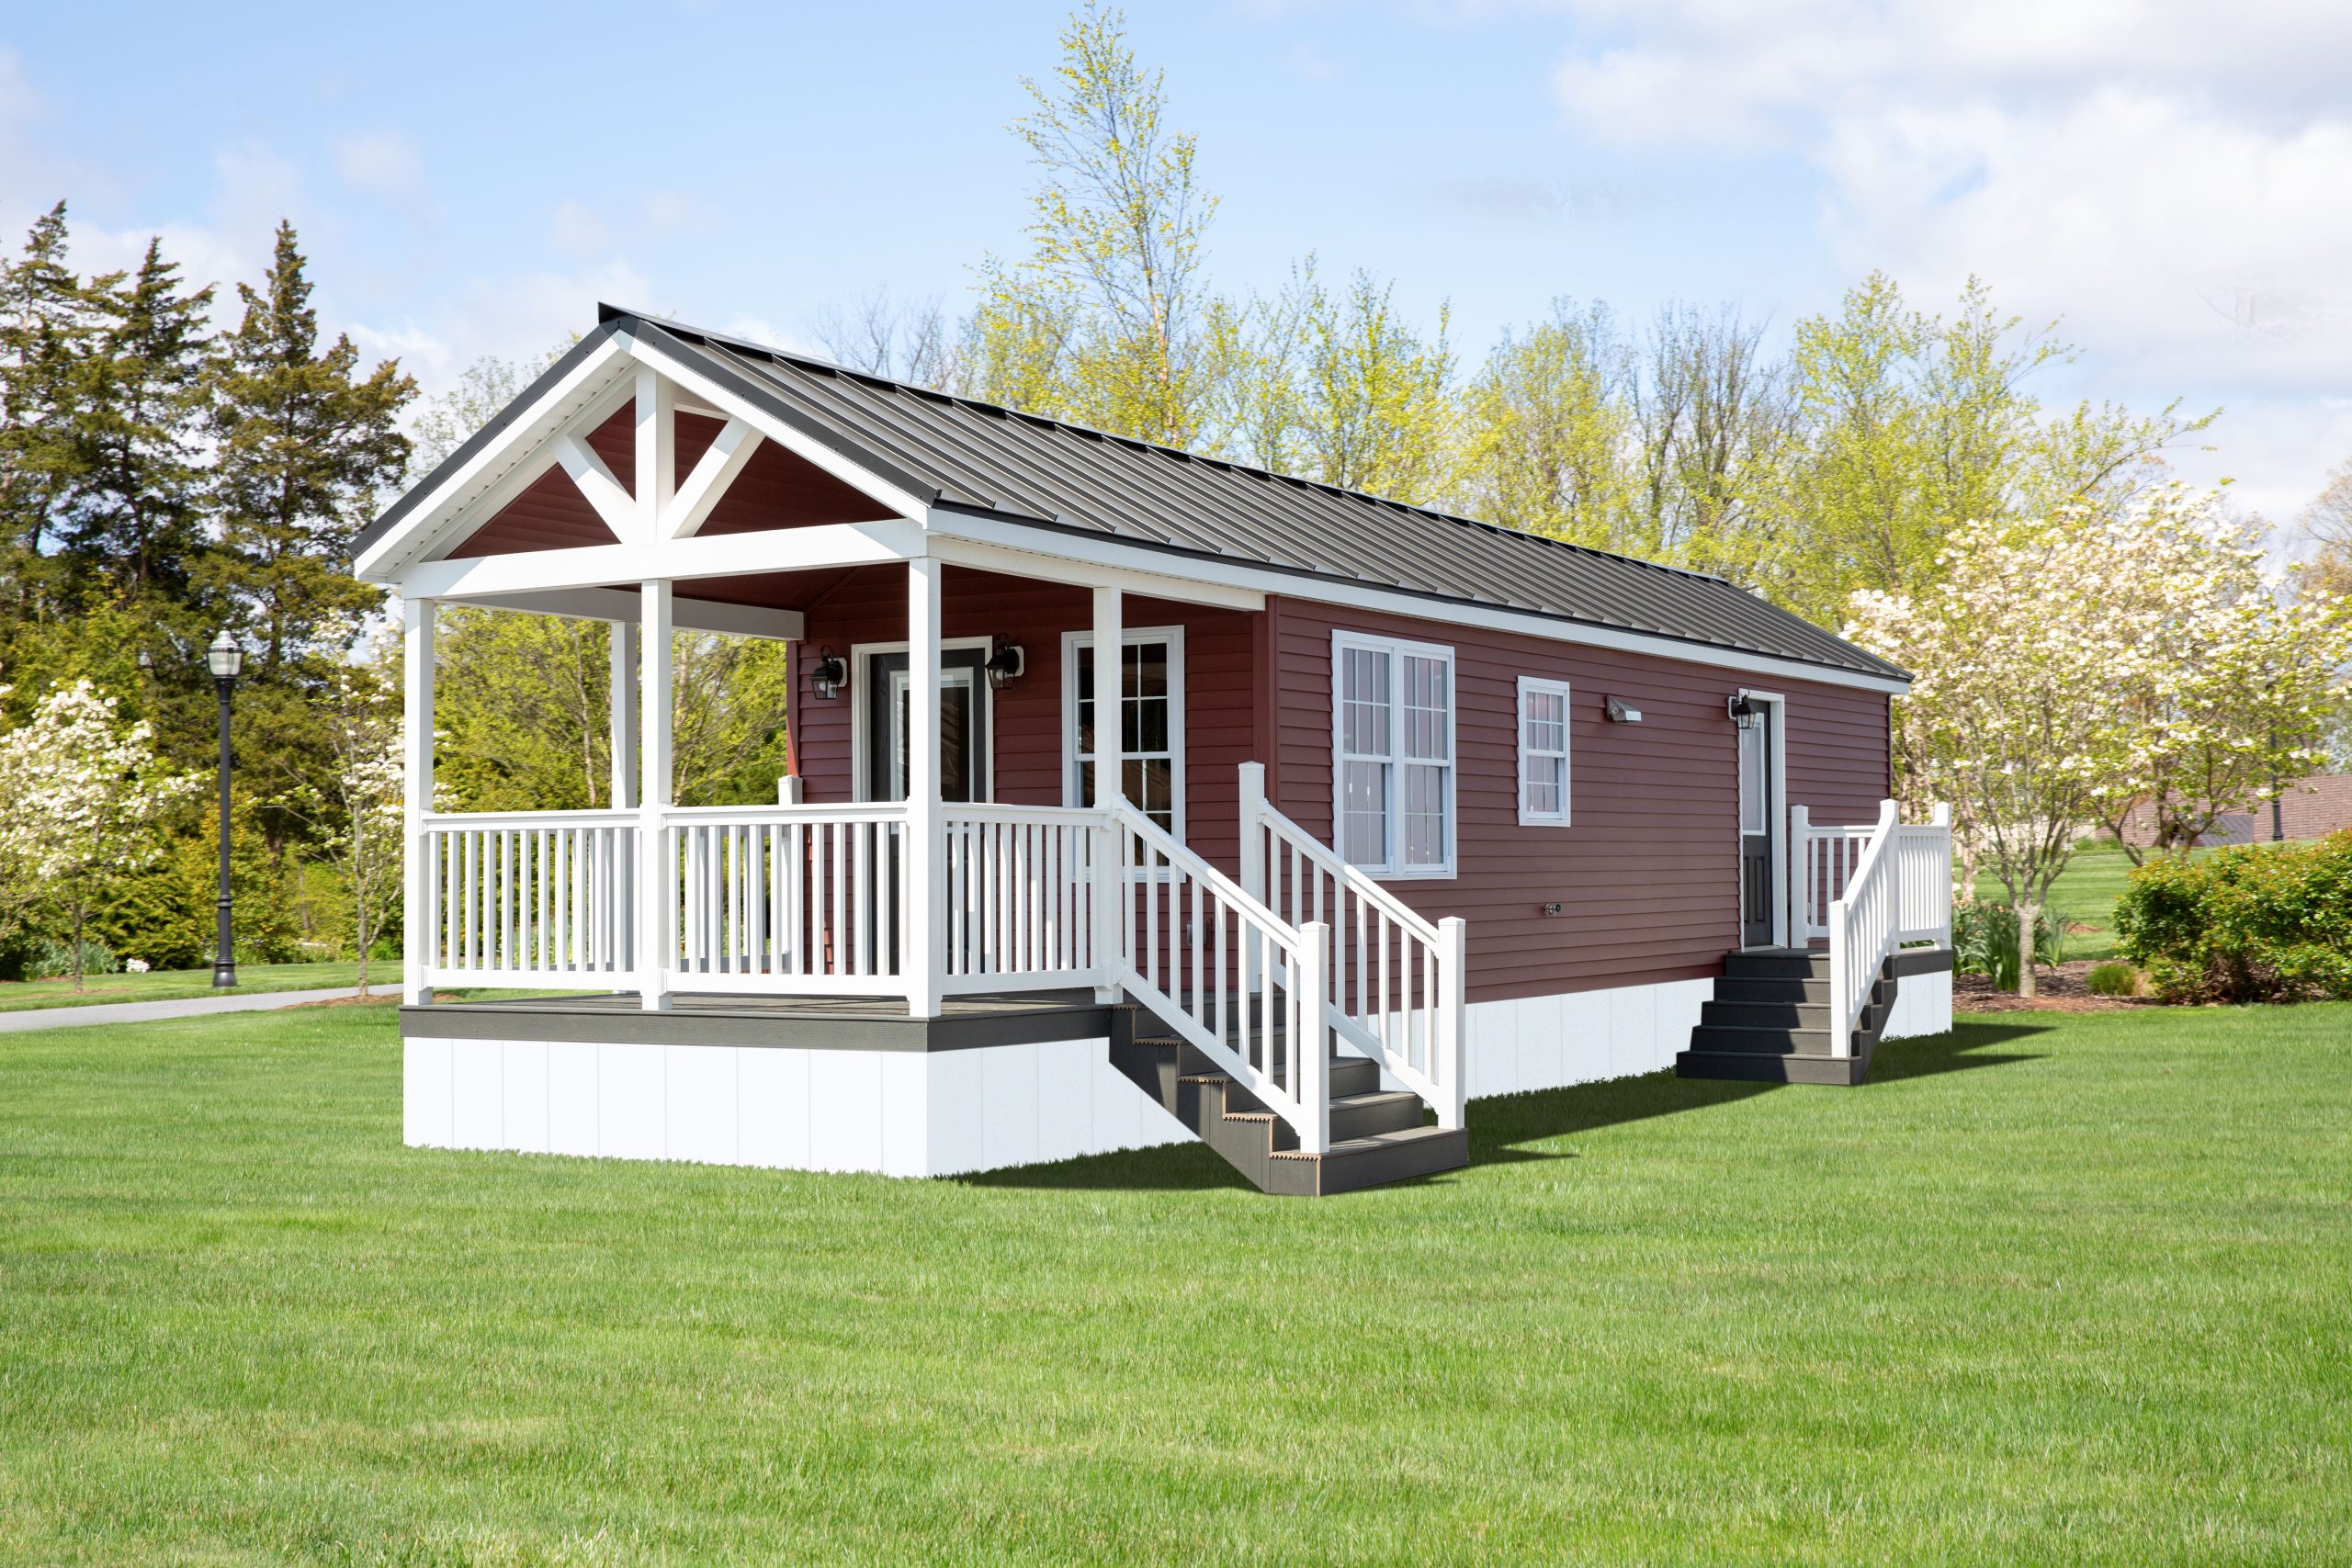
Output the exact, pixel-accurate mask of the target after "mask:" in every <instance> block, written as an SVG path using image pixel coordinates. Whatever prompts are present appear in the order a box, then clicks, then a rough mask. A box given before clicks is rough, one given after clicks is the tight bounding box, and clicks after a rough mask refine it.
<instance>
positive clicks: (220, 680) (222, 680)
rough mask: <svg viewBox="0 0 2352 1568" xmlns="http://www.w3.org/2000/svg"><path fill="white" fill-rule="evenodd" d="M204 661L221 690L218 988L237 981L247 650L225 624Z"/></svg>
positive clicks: (214, 970)
mask: <svg viewBox="0 0 2352 1568" xmlns="http://www.w3.org/2000/svg"><path fill="white" fill-rule="evenodd" d="M204 661H205V663H206V664H208V665H209V666H211V669H212V688H213V690H215V691H217V692H219V693H220V928H219V930H218V931H217V932H216V933H215V935H214V939H213V940H214V941H215V942H216V943H217V944H218V945H217V946H216V947H215V948H214V949H213V953H212V984H213V987H214V988H215V989H218V988H220V987H224V986H233V985H235V984H236V983H237V948H236V933H235V931H233V930H232V923H231V920H230V915H229V694H230V692H231V691H232V689H234V688H235V686H236V684H237V672H238V671H241V670H243V668H244V667H245V650H244V649H242V648H239V647H238V646H237V645H236V642H235V641H234V640H233V639H232V637H230V636H229V633H228V631H227V629H226V628H225V627H224V628H223V629H222V631H221V633H220V636H219V637H214V638H213V639H212V646H211V647H210V648H208V649H205V650H204Z"/></svg>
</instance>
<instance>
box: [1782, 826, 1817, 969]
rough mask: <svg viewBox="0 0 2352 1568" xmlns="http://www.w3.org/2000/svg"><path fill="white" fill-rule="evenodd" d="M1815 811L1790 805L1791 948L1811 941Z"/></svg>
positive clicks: (1789, 933)
mask: <svg viewBox="0 0 2352 1568" xmlns="http://www.w3.org/2000/svg"><path fill="white" fill-rule="evenodd" d="M1812 835H1813V812H1812V810H1811V809H1810V808H1808V807H1803V806H1792V807H1789V847H1788V852H1787V854H1786V855H1785V856H1784V857H1783V858H1784V859H1786V860H1787V862H1788V863H1789V870H1788V879H1789V914H1788V920H1789V930H1788V941H1787V942H1786V943H1785V944H1784V945H1786V946H1789V947H1803V946H1804V945H1805V943H1806V942H1807V941H1808V940H1809V939H1808V938H1807V936H1806V934H1805V933H1806V931H1808V930H1809V929H1810V927H1811V926H1812V923H1813V843H1812Z"/></svg>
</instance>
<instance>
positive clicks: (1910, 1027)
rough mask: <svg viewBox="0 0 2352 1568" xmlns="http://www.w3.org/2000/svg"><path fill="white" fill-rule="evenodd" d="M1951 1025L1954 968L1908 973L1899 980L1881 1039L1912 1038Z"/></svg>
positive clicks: (1948, 1027) (1935, 1031) (1945, 1028)
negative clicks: (1937, 971)
mask: <svg viewBox="0 0 2352 1568" xmlns="http://www.w3.org/2000/svg"><path fill="white" fill-rule="evenodd" d="M1950 1028H1951V970H1949V969H1946V970H1942V971H1939V973H1936V974H1932V975H1905V976H1903V978H1902V979H1900V980H1898V981H1896V982H1895V986H1894V1009H1893V1010H1891V1011H1889V1012H1888V1014H1887V1015H1886V1027H1885V1028H1884V1029H1883V1030H1881V1031H1880V1032H1879V1038H1880V1039H1881V1040H1908V1039H1910V1038H1911V1037H1912V1036H1913V1035H1915V1034H1941V1033H1943V1032H1945V1031H1946V1030H1948V1029H1950Z"/></svg>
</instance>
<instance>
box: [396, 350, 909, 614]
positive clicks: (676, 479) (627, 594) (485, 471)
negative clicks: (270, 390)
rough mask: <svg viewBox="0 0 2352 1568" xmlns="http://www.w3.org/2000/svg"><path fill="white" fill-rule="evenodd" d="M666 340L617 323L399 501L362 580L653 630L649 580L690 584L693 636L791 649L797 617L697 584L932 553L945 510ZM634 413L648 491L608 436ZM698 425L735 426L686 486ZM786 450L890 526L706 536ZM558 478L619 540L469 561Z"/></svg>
mask: <svg viewBox="0 0 2352 1568" xmlns="http://www.w3.org/2000/svg"><path fill="white" fill-rule="evenodd" d="M661 335H662V334H661V333H659V331H658V329H653V328H650V327H646V326H644V325H642V324H639V325H638V327H637V330H636V331H635V332H631V331H628V330H625V329H620V330H616V327H615V326H612V325H608V326H605V327H601V328H599V329H598V331H597V333H595V334H594V335H593V336H592V337H590V338H588V339H585V340H583V341H582V343H581V344H580V345H579V346H578V347H576V348H575V349H573V350H572V352H571V354H569V355H565V356H564V358H563V359H562V360H560V361H559V362H558V364H557V365H556V366H555V367H552V368H551V369H550V370H549V371H548V373H547V374H546V375H544V376H542V377H541V378H539V380H538V381H537V383H536V384H535V385H534V386H533V387H532V388H531V389H529V390H528V391H526V393H525V394H524V395H523V397H521V398H520V399H518V400H516V402H515V404H514V405H513V406H512V407H510V408H509V409H508V410H506V411H505V412H503V413H502V414H501V415H500V416H499V418H498V419H497V420H496V421H495V422H493V423H492V426H491V427H489V428H487V429H485V430H484V431H483V432H482V433H481V435H479V436H477V437H476V438H475V439H474V440H473V441H470V442H469V443H468V444H467V445H466V446H464V447H461V448H460V449H459V450H458V453H457V454H456V455H455V456H454V457H452V458H451V459H450V460H449V461H448V462H447V463H445V464H443V465H442V467H441V468H439V469H437V470H436V471H435V473H434V474H433V475H432V476H431V477H430V478H429V479H427V480H426V482H425V483H424V484H423V485H421V486H420V487H419V488H418V489H416V490H415V491H412V492H411V493H410V495H409V496H408V497H406V498H405V499H404V500H403V501H402V502H401V503H400V505H399V507H398V508H397V514H396V515H394V516H392V517H390V519H389V521H390V522H391V523H392V526H391V527H390V528H389V529H388V530H387V531H386V532H385V533H384V534H383V536H381V537H380V538H379V539H377V540H375V541H374V542H373V543H372V544H371V545H369V546H368V548H367V550H366V551H365V553H364V554H363V555H362V556H361V557H360V558H359V561H358V563H357V567H358V573H359V575H360V576H361V577H363V578H365V579H367V580H368V581H376V582H382V583H386V584H388V585H390V586H393V587H396V588H398V589H399V590H400V591H401V592H402V593H404V594H405V595H407V596H409V597H411V598H417V599H435V600H447V601H449V602H451V603H463V604H482V605H487V606H492V607H497V608H506V609H517V610H531V611H537V612H539V613H542V614H552V615H577V616H582V617H586V618H590V619H597V620H608V621H634V620H635V619H637V618H638V614H639V606H638V594H637V592H636V588H635V585H636V584H639V583H642V582H646V581H672V582H674V583H675V584H676V590H675V592H676V599H675V606H676V624H677V625H678V626H681V627H684V628H688V629H694V630H707V631H720V632H731V633H736V634H739V635H746V636H754V637H782V638H792V637H798V636H799V635H800V627H801V617H800V615H799V614H798V613H797V612H796V611H789V610H782V609H775V608H768V607H763V606H758V605H749V604H731V603H727V602H724V601H722V600H718V599H703V598H698V597H696V596H695V583H696V581H697V580H706V579H723V578H729V577H736V576H741V575H745V574H750V573H758V572H767V571H789V570H797V569H801V568H808V567H815V566H820V565H821V566H833V565H843V564H865V563H868V562H875V561H883V560H893V559H904V558H910V557H914V556H919V555H922V553H924V547H923V543H922V533H921V530H922V517H923V516H924V513H925V512H926V511H927V509H928V504H929V498H928V497H927V496H925V495H924V494H923V493H922V492H921V491H920V490H919V489H918V488H915V487H913V486H910V484H909V483H907V482H906V481H905V480H904V479H903V478H902V477H901V476H897V475H891V474H886V473H876V472H873V471H870V470H868V469H867V468H865V467H864V466H863V465H861V464H859V463H858V462H856V461H855V460H854V459H853V458H851V457H846V456H844V455H843V454H842V453H841V452H840V451H838V450H837V449H835V448H834V447H833V446H830V445H828V444H826V443H825V442H824V441H822V440H820V439H818V436H817V434H815V433H812V432H810V431H809V430H804V429H801V428H797V426H796V425H795V423H793V422H791V421H790V420H788V419H787V418H786V417H784V416H782V415H781V414H780V413H779V412H778V411H776V410H775V409H773V408H766V407H762V406H760V404H759V403H757V402H755V401H754V400H752V399H750V398H748V397H745V396H743V395H742V394H741V391H740V390H739V389H734V388H730V387H728V386H725V385H723V384H721V383H720V382H719V381H718V380H717V379H716V378H713V377H711V376H710V375H708V374H707V373H706V372H705V371H703V370H702V369H700V368H697V367H695V365H694V364H693V363H692V362H691V360H690V359H689V358H688V357H686V356H682V355H677V354H675V353H672V352H667V351H665V349H664V348H663V346H662V344H660V343H659V342H656V341H652V340H654V339H656V338H658V337H659V336H661ZM623 412H629V413H630V415H631V419H630V426H629V428H630V434H631V446H630V448H628V456H629V457H631V459H632V461H631V463H630V465H629V466H630V467H631V468H633V470H634V479H635V482H634V483H632V484H625V483H623V482H622V480H621V479H619V477H617V476H616V474H615V473H614V472H613V468H612V466H611V465H610V464H608V463H607V462H606V461H605V457H602V456H600V455H599V454H598V452H597V450H596V447H595V446H594V444H593V441H592V437H593V436H594V433H596V432H597V431H599V430H600V429H601V428H602V427H603V426H605V424H606V423H608V422H611V421H613V420H614V419H615V418H616V415H619V414H621V413H623ZM682 414H684V415H689V416H700V417H701V418H703V419H706V420H708V421H712V422H716V423H718V431H717V434H715V435H714V436H713V437H712V438H711V439H710V441H709V443H708V445H707V446H705V447H704V448H703V450H702V451H701V452H700V454H699V455H698V456H696V457H695V459H694V462H693V465H692V467H691V468H689V469H688V470H687V471H686V472H685V473H684V474H680V473H679V472H678V471H677V465H678V455H679V433H678V423H679V418H680V416H681V415H682ZM706 428H707V426H706ZM770 444H773V445H775V446H777V447H778V448H780V449H781V450H782V451H783V452H784V453H786V454H788V455H789V457H791V458H793V459H797V461H799V462H802V463H806V464H808V465H809V466H811V467H813V468H817V469H820V470H821V471H822V473H823V474H825V475H827V476H830V479H831V480H834V481H838V482H839V484H841V485H846V486H847V487H848V488H849V489H850V490H851V491H855V492H857V493H858V494H859V495H862V496H865V497H866V498H868V499H870V500H871V501H872V502H873V503H874V504H873V510H874V512H875V513H876V520H875V521H872V522H859V523H824V524H814V525H803V526H797V527H778V528H775V529H760V530H755V531H750V532H745V531H740V530H739V531H736V532H731V533H729V534H727V535H724V536H709V535H706V534H705V532H704V529H705V526H706V525H707V524H708V523H709V522H710V520H711V517H712V514H713V513H714V512H715V511H716V510H717V509H718V505H719V503H720V502H722V501H724V500H725V499H726V497H727V494H728V492H729V489H730V488H731V487H732V486H733V485H734V484H735V482H736V481H737V480H738V479H741V477H742V475H743V474H744V472H745V470H746V469H747V468H750V467H751V465H752V460H753V458H754V457H757V456H758V455H759V454H760V452H761V450H762V448H763V446H768V445H770ZM606 450H607V451H610V450H612V447H611V446H610V442H609V439H607V444H606ZM617 460H618V459H617V457H616V461H617ZM557 472H560V473H561V474H562V475H563V476H564V478H565V479H568V480H569V482H570V485H571V488H572V489H573V490H574V491H576V492H577V494H578V497H579V499H580V500H581V501H582V502H585V503H586V505H587V507H588V508H589V509H590V511H591V512H592V513H593V514H594V517H595V518H596V519H597V520H598V521H600V522H601V523H602V524H603V525H604V527H605V529H606V530H608V531H609V533H610V536H611V539H610V542H598V543H588V544H581V545H576V546H568V547H557V548H545V547H537V548H530V549H526V550H520V551H512V552H505V553H497V552H492V553H476V554H468V553H464V552H465V547H466V545H467V543H468V541H469V539H471V538H472V537H473V536H475V534H476V533H477V532H478V531H480V530H481V529H482V528H483V527H484V525H487V524H489V523H491V522H492V521H493V520H495V519H497V518H498V517H499V516H500V515H501V514H502V513H503V512H505V510H506V509H507V508H509V507H510V506H513V505H514V504H515V502H517V501H518V500H520V499H522V498H523V497H524V496H525V494H526V492H527V491H533V490H534V487H538V486H541V485H542V483H543V481H546V480H548V477H549V476H550V475H552V474H555V473H557Z"/></svg>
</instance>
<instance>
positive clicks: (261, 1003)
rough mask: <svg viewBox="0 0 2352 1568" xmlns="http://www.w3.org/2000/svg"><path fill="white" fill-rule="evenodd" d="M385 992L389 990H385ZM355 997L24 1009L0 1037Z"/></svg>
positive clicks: (340, 993) (350, 989)
mask: <svg viewBox="0 0 2352 1568" xmlns="http://www.w3.org/2000/svg"><path fill="white" fill-rule="evenodd" d="M385 989H387V990H389V989H390V987H385ZM358 994H359V987H356V986H344V987H338V988H336V989H334V990H327V991H261V992H256V993H254V994H252V995H249V996H242V997H184V998H181V999H179V1000H178V1001H170V1002H97V1003H94V1004H92V1005H91V1006H89V1007H78V1008H75V1007H62V1008H27V1009H25V1010H23V1011H22V1012H0V1034H20V1033H22V1032H25V1031H27V1030H30V1029H78V1028H86V1027H88V1026H89V1025H92V1024H99V1023H145V1022H147V1021H149V1020H151V1019H158V1018H201V1017H203V1016H204V1015H205V1014H206V1013H212V1012H263V1011H266V1010H268V1009H270V1008H290V1007H293V1006H295V1005H296V1004H298V1003H300V1002H323V1001H332V1000H333V999H334V998H336V997H352V996H357V995H358Z"/></svg>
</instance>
